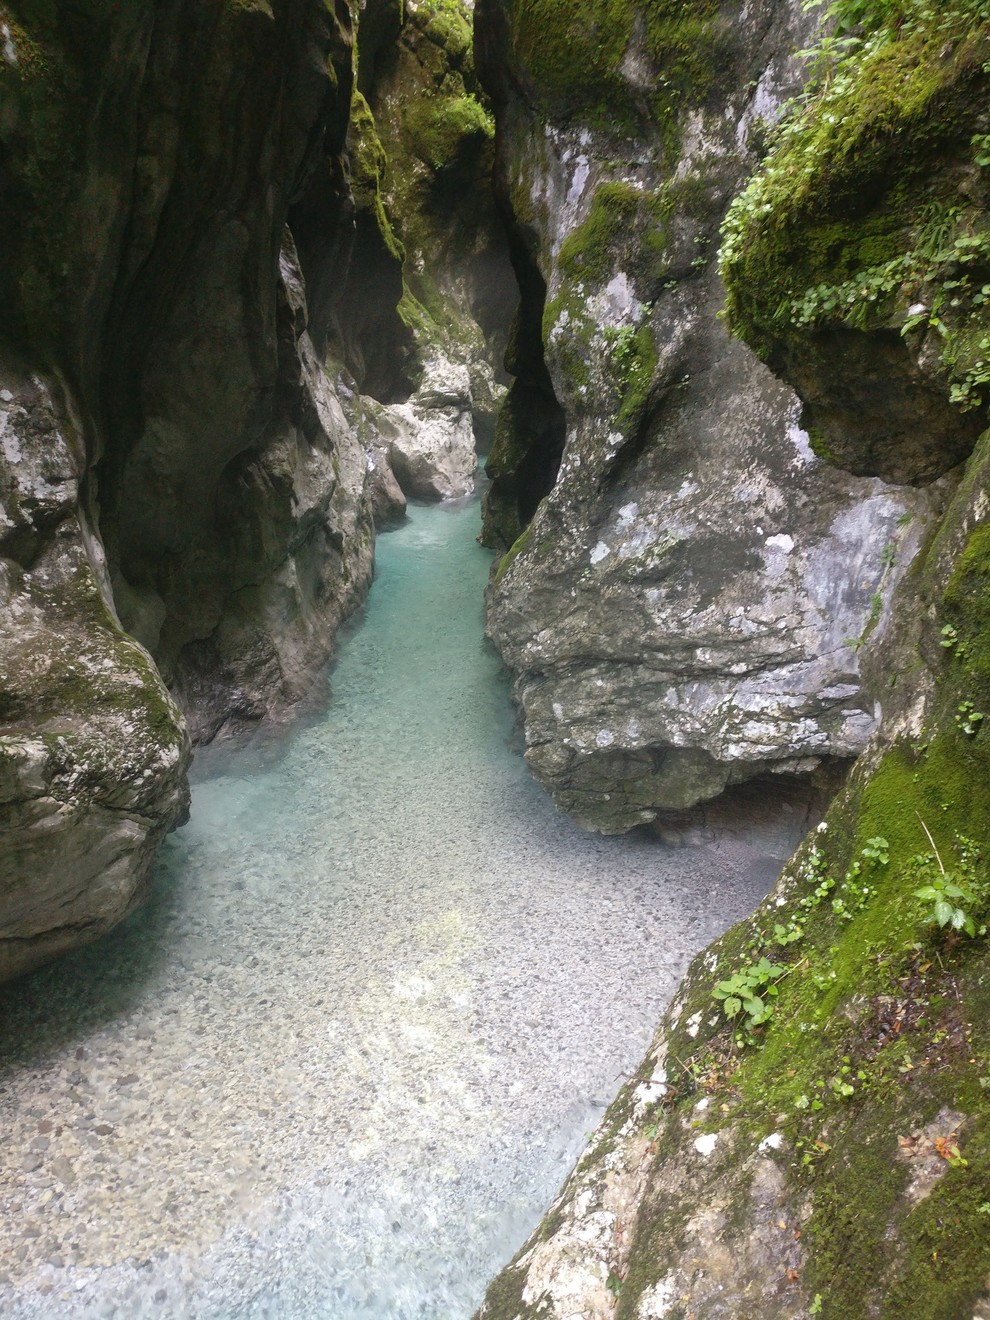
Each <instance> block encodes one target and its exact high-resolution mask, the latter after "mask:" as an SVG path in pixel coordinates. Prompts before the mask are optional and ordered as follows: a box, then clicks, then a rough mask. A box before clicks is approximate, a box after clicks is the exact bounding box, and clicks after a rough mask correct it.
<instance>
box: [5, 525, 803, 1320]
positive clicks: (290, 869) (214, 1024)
mask: <svg viewBox="0 0 990 1320" xmlns="http://www.w3.org/2000/svg"><path fill="white" fill-rule="evenodd" d="M477 523H478V510H477V505H476V504H474V503H465V504H461V505H456V506H440V507H435V508H414V509H412V510H411V518H410V520H409V521H408V523H406V524H405V525H404V526H403V527H402V528H401V529H400V530H398V531H396V532H392V533H389V534H388V535H385V536H382V537H381V538H380V539H379V552H378V580H377V582H376V585H375V587H374V589H373V591H372V594H371V597H370V601H369V604H368V607H367V611H366V615H365V617H364V619H363V621H362V622H361V624H360V625H359V626H358V627H357V628H355V629H354V630H353V633H352V635H351V636H350V637H349V638H348V640H347V641H346V642H345V643H344V644H343V646H342V648H341V651H340V655H339V658H338V661H337V664H336V666H335V668H334V671H333V675H332V685H333V699H332V701H331V702H330V703H329V704H328V705H327V707H326V709H325V710H323V711H321V712H320V713H318V714H316V715H314V716H312V717H311V718H309V719H307V720H305V721H302V722H300V723H299V724H298V725H297V726H296V727H295V728H294V729H293V731H292V732H291V734H289V735H288V736H286V737H284V738H282V739H281V740H279V741H278V742H272V741H269V742H267V743H266V742H264V741H262V740H260V739H256V740H255V742H254V743H253V744H251V745H249V746H248V747H247V748H245V747H244V746H240V747H234V746H231V745H227V746H221V747H214V748H209V749H206V750H205V751H203V752H201V753H200V754H199V756H198V757H197V766H196V782H195V786H194V797H193V817H192V821H191V823H190V824H189V825H188V826H187V827H186V828H185V829H183V830H181V831H180V832H179V833H177V834H175V835H173V836H172V838H171V839H170V840H169V842H168V844H167V846H166V848H165V851H164V855H163V858H162V860H161V862H160V864H159V867H158V871H157V875H156V883H155V890H154V897H153V899H152V901H151V903H150V905H149V906H148V907H146V908H145V909H143V910H142V911H140V912H138V913H136V914H135V915H134V916H133V917H132V918H131V919H130V920H129V921H128V922H127V923H125V925H124V926H123V927H122V928H120V929H119V930H118V931H116V932H115V933H114V934H113V935H111V936H110V937H109V938H107V939H106V940H104V941H103V942H102V943H100V944H99V945H97V946H94V947H92V948H90V949H87V950H83V951H81V952H80V953H78V954H76V955H74V956H72V957H70V958H67V959H65V960H64V961H62V962H61V963H58V964H57V965H54V966H52V967H50V968H47V969H45V970H43V971H42V972H40V973H37V974H35V975H34V976H32V977H30V978H28V979H27V980H25V981H22V982H20V983H18V984H15V985H14V986H11V987H9V988H7V989H6V990H5V991H4V992H3V993H2V995H0V1051H2V1059H0V1067H2V1070H0V1124H2V1131H3V1135H4V1152H3V1156H2V1168H0V1211H2V1213H0V1313H2V1314H3V1315H4V1316H5V1317H6V1320H42V1317H43V1318H44V1320H56V1318H58V1317H107V1318H109V1317H118V1318H119V1320H125V1318H126V1320H135V1318H141V1320H143V1317H169V1320H171V1318H173V1317H190V1318H194V1320H207V1318H208V1320H249V1318H250V1320H254V1318H259V1320H260V1318H261V1317H271V1318H272V1320H276V1318H277V1320H358V1318H361V1320H363V1318H365V1317H366V1318H367V1320H414V1318H415V1320H467V1317H468V1316H470V1314H471V1312H472V1310H473V1309H474V1307H475V1306H476V1305H477V1304H478V1303H479V1301H480V1299H481V1296H482V1293H483V1290H484V1286H485V1282H486V1279H487V1278H488V1277H489V1276H490V1275H491V1274H492V1273H494V1271H495V1270H496V1269H497V1268H498V1267H499V1266H500V1265H501V1264H503V1263H504V1261H505V1260H506V1259H507V1258H508V1257H509V1256H510V1255H511V1254H512V1252H513V1251H514V1250H515V1249H516V1248H517V1247H518V1245H519V1243H520V1242H521V1241H522V1239H523V1238H524V1236H525V1235H526V1233H527V1232H528V1231H529V1230H530V1229H531V1228H532V1226H533V1225H534V1224H535V1222H536V1221H537V1219H538V1218H539V1215H540V1214H541V1212H542V1210H543V1208H544V1207H545V1206H546V1204H547V1203H548V1202H549V1200H550V1199H551V1198H552V1196H553V1194H554V1193H555V1191H556V1189H557V1187H558V1186H559V1184H560V1182H561V1181H562V1179H563V1177H564V1175H565V1174H566V1172H567V1170H568V1168H569V1166H570V1164H571V1163H572V1162H573V1160H574V1159H575V1158H576V1156H577V1155H578V1153H579V1152H580V1149H581V1147H582V1145H583V1143H584V1142H585V1140H586V1137H587V1134H589V1133H590V1131H591V1129H592V1128H593V1127H594V1125H595V1123H596V1121H597V1119H598V1118H599V1117H600V1115H601V1113H602V1111H603V1109H604V1107H605V1104H606V1103H607V1101H608V1099H609V1098H610V1097H611V1096H612V1095H613V1094H614V1092H615V1090H616V1089H617V1087H618V1085H619V1083H620V1081H621V1074H622V1073H623V1072H629V1071H631V1070H632V1069H633V1068H634V1067H635V1066H636V1064H637V1062H638V1060H639V1058H640V1056H641V1054H642V1052H643V1050H644V1048H645V1046H646V1044H647V1042H648V1039H649V1036H650V1033H651V1030H652V1028H653V1026H654V1024H655V1022H656V1021H657V1019H658V1017H659V1016H660V1012H661V1009H662V1007H663V1004H664V1002H665V1001H666V1000H667V999H668V998H669V996H670V994H671V993H672V991H673V989H674V987H675V985H676V983H677V980H678V978H679V977H680V975H681V974H682V972H683V970H684V968H685V966H686V963H687V960H688V958H689V956H690V955H691V954H692V953H693V952H694V951H695V950H697V949H698V948H699V947H701V946H702V945H704V944H705V943H706V942H707V941H709V940H710V939H711V938H713V937H714V936H715V935H716V934H717V933H718V932H719V931H721V930H722V929H723V928H724V927H726V926H727V925H728V924H729V923H730V922H731V921H733V920H734V919H735V918H737V917H739V916H741V915H743V914H744V913H746V912H748V911H750V910H751V909H752V908H753V906H754V905H755V904H756V903H757V902H758V901H759V900H760V899H761V898H762V896H763V895H764V894H765V893H766V891H767V888H768V886H769V883H770V881H771V879H772V876H773V874H774V872H775V870H776V869H777V867H778V866H779V863H778V862H774V861H772V860H771V859H770V858H768V857H765V856H762V855H760V854H759V853H757V852H755V851H754V850H753V849H751V848H749V847H746V846H744V845H742V844H739V843H733V844H730V843H723V844H720V845H719V846H714V845H713V846H707V847H695V848H685V849H679V850H672V849H667V848H664V847H662V846H661V845H658V844H656V843H653V842H651V841H649V840H646V839H643V838H637V837H627V838H623V839H611V840H610V839H601V838H599V837H596V836H593V835H588V834H585V833H582V832H581V831H580V830H579V829H577V828H576V827H575V826H574V825H573V824H572V823H571V822H570V821H568V820H567V819H566V818H564V817H562V816H561V815H560V814H559V813H557V811H556V810H555V809H554V807H553V805H552V804H551V803H550V801H549V800H548V799H547V798H546V797H545V796H544V795H543V794H542V792H541V791H540V790H539V789H538V788H537V787H536V786H535V785H534V784H533V783H532V782H531V780H530V779H529V777H528V774H527V771H526V768H525V766H524V764H523V762H522V759H521V757H520V756H519V755H518V753H517V752H515V751H512V750H511V749H510V747H509V745H508V744H509V739H510V734H511V727H512V714H511V710H510V706H509V701H508V695H507V691H506V685H505V679H504V676H503V674H502V673H501V671H500V666H499V663H498V660H497V658H496V657H495V656H494V655H493V654H492V653H491V651H490V649H489V648H488V647H487V645H486V644H485V643H484V640H483V636H482V627H481V609H482V590H483V586H484V582H485V578H486V575H487V572H488V568H489V564H490V556H489V555H488V554H487V553H486V552H485V551H483V550H481V549H480V548H479V547H478V546H477V545H476V544H475V541H474V538H475V536H476V534H477Z"/></svg>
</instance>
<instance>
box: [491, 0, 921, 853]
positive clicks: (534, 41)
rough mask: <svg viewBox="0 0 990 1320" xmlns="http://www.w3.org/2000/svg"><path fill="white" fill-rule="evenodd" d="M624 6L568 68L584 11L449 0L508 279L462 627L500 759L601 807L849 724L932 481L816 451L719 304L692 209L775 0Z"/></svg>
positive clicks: (859, 736) (713, 773) (605, 814)
mask: <svg viewBox="0 0 990 1320" xmlns="http://www.w3.org/2000/svg"><path fill="white" fill-rule="evenodd" d="M633 8H635V7H633ZM651 13H652V11H650V12H649V13H648V12H647V10H646V9H644V10H643V13H642V16H641V18H642V21H638V20H637V21H634V19H633V17H632V16H631V15H627V16H626V17H625V18H622V17H621V16H619V15H618V14H617V12H613V11H612V10H611V9H608V7H606V6H597V7H596V8H595V14H594V16H593V18H594V21H593V22H591V20H590V19H589V22H591V26H590V27H589V29H588V31H589V33H593V34H597V35H595V36H594V50H589V51H588V52H587V59H588V60H589V61H591V64H590V65H589V68H590V69H591V70H592V73H589V72H588V70H585V71H584V72H582V71H580V70H579V69H578V68H577V66H576V65H575V64H574V61H575V59H577V56H576V51H578V50H580V49H583V46H582V43H586V37H587V41H591V36H587V34H585V33H584V31H583V28H582V24H583V23H584V21H585V17H586V16H584V15H582V17H581V19H580V21H579V20H578V18H577V17H576V16H574V15H573V14H572V11H571V10H570V8H569V7H568V6H566V5H559V6H542V7H541V6H536V5H530V4H526V3H523V4H518V5H514V6H510V5H508V4H505V3H501V2H500V0H485V3H484V4H482V5H479V7H478V10H477V14H478V33H479V43H478V44H479V58H480V59H481V69H482V73H483V76H484V78H485V80H486V82H487V85H488V87H489V90H490V93H491V95H492V97H493V99H494V100H495V103H496V107H497V111H498V115H499V119H500V136H499V156H498V170H499V174H498V180H499V186H500V189H501V192H502V196H503V199H504V202H505V205H506V206H507V208H510V209H511V213H512V215H513V217H514V227H515V228H514V233H515V246H514V249H513V251H514V258H515V261H516V267H517V273H518V275H519V280H520V289H521V294H522V300H521V305H520V311H519V316H518V319H517V326H516V333H515V335H514V337H513V342H512V344H511V345H510V365H511V367H512V369H513V370H514V371H515V372H516V374H517V380H516V383H515V384H514V385H513V387H512V393H511V394H510V397H509V401H508V404H507V406H506V408H505V409H504V411H503V414H502V418H501V420H500V423H499V429H498V431H497V434H496V441H495V446H494V448H493V451H492V455H491V458H490V460H489V472H490V474H491V475H492V477H493V484H492V489H491V493H490V495H489V497H488V502H487V509H486V523H485V528H486V538H487V541H488V543H489V544H490V545H492V546H494V547H496V548H500V549H501V550H502V551H503V552H504V557H503V558H502V560H501V563H500V565H499V566H498V569H497V572H496V574H495V576H494V579H493V582H492V587H491V593H490V602H489V611H488V624H489V630H490V632H491V636H492V638H493V639H494V641H495V643H496V645H497V646H498V648H499V650H500V651H501V653H502V655H503V657H504V658H505V660H506V662H507V664H508V665H509V666H510V668H511V669H512V671H513V693H514V696H515V699H516V702H517V704H518V706H519V711H520V717H521V722H522V725H523V728H524V731H525V739H526V759H527V761H528V763H529V765H530V766H531V767H532V769H533V771H534V773H535V775H536V777H537V778H538V779H539V781H540V782H541V783H542V784H543V785H544V787H546V788H547V789H548V790H549V792H550V793H552V795H553V797H554V799H555V801H556V802H557V803H558V805H559V806H560V807H561V808H563V809H564V810H566V811H567V812H569V813H570V814H572V815H573V816H574V817H575V818H576V819H577V820H579V821H580V822H581V823H582V824H585V825H587V826H590V827H594V828H596V829H599V830H602V831H603V832H606V833H614V832H619V831H623V830H627V829H629V828H631V827H632V826H635V825H637V824H643V823H648V822H651V821H653V820H655V819H657V818H658V816H662V815H663V813H665V812H669V811H671V810H681V809H684V808H687V807H691V806H692V805H693V804H696V803H699V802H703V801H705V800H708V799H711V798H714V797H715V796H717V795H719V794H720V793H722V792H723V791H724V790H725V789H726V788H731V787H732V786H733V785H737V784H740V783H742V782H744V781H747V780H752V779H756V778H767V777H778V778H779V777H781V776H786V777H788V778H790V777H793V776H795V775H808V774H810V773H814V772H816V771H818V770H820V769H822V768H825V769H827V768H828V767H829V766H831V765H835V764H836V763H840V762H843V761H846V762H848V760H849V759H850V758H852V757H854V756H855V755H856V754H857V753H858V752H859V751H861V750H862V748H863V747H864V745H865V743H866V740H867V738H868V737H869V735H870V733H871V731H872V729H873V728H874V724H875V713H874V702H873V699H872V697H870V696H869V695H868V694H867V693H866V692H865V691H864V689H863V685H862V680H861V661H862V659H863V656H864V654H865V653H866V648H867V646H869V645H875V644H876V643H877V642H878V641H879V639H880V638H881V637H882V635H883V631H884V629H885V627H886V623H887V620H888V617H889V603H890V598H891V592H892V589H893V586H894V584H895V583H896V581H897V579H898V576H899V575H900V573H901V572H903V570H904V568H905V567H906V565H907V564H908V563H909V562H910V560H911V557H912V555H913V554H914V552H915V550H916V548H917V546H918V545H919V543H920V540H921V537H922V535H923V527H924V523H925V517H926V514H927V511H928V509H929V506H930V504H931V503H932V501H933V499H934V500H935V502H937V498H938V497H937V495H936V496H934V497H933V496H930V495H926V494H921V493H917V492H913V491H910V490H905V489H898V488H892V487H888V486H885V485H884V484H882V483H881V482H879V481H875V480H874V481H865V480H857V479H855V478H853V477H850V476H848V475H846V474H840V473H836V472H835V471H833V470H830V469H829V468H828V467H827V466H826V465H825V464H824V463H823V462H822V461H821V460H820V459H819V458H818V457H817V456H816V455H815V454H814V452H813V451H812V449H811V447H810V446H809V441H808V436H807V435H806V434H805V432H804V431H803V430H802V429H801V427H800V425H799V411H800V409H799V404H798V401H797V399H796V398H795V396H794V395H793V393H792V392H791V391H790V390H789V389H788V388H787V387H786V386H784V385H782V384H781V383H780V382H779V381H778V380H776V379H774V377H773V376H772V375H771V374H770V372H769V371H768V370H767V369H766V368H765V367H764V366H763V365H762V363H761V362H760V361H759V360H758V358H757V356H756V355H755V354H754V353H753V352H752V351H751V350H750V349H748V348H746V347H744V346H743V345H742V344H740V343H738V342H735V341H733V340H732V339H731V338H730V337H729V335H728V333H727V331H726V329H725V327H724V325H723V324H722V322H721V321H720V320H719V319H718V312H719V310H720V308H721V306H722V303H723V300H724V290H723V288H722V285H721V282H720V280H719V276H718V272H717V270H716V268H715V264H714V262H713V256H714V253H715V251H716V249H717V245H718V235H719V226H720V224H721V221H722V218H723V216H724V214H725V211H726V208H727V207H728V205H729V202H730V200H731V198H732V196H733V194H734V192H735V191H736V190H737V189H738V187H739V186H740V185H741V183H742V181H743V180H744V178H745V177H746V173H747V171H749V170H750V169H752V167H753V165H754V163H755V161H756V159H757V154H758V151H759V148H760V144H761V143H762V141H763V140H764V138H765V135H766V131H767V128H768V126H769V122H770V121H771V120H772V119H773V117H774V116H775V115H776V114H777V113H778V108H779V105H780V102H781V101H782V100H783V99H784V98H785V97H786V96H787V95H788V94H789V93H790V92H792V91H793V90H794V89H795V87H796V78H797V76H798V74H797V66H796V64H795V61H794V59H793V56H792V52H793V50H794V49H795V47H796V46H798V45H800V44H801V41H802V40H803V39H804V36H805V34H806V31H807V19H806V18H805V17H804V16H803V14H802V13H801V10H800V7H799V6H797V5H793V4H789V3H785V2H784V0H763V3H761V4H759V5H757V6H756V8H755V9H753V10H752V11H751V12H748V16H747V20H746V22H745V23H736V22H735V21H731V22H730V20H729V18H728V17H727V15H725V14H723V13H722V11H721V10H720V9H719V8H718V7H717V6H714V5H699V6H697V8H696V13H695V14H694V16H693V17H692V18H691V19H690V20H688V19H683V20H682V19H678V18H676V17H673V16H667V17H663V16H659V15H658V16H651ZM596 25H597V26H596ZM568 59H570V61H571V62H570V64H568V63H567V60H568ZM610 59H611V60H613V61H614V62H613V63H612V64H609V63H608V61H609V60H610ZM577 62H578V63H580V60H578V61H577ZM572 65H574V79H575V81H574V83H573V85H572V84H571V83H570V82H569V81H568V80H567V78H566V77H565V75H564V74H563V73H562V72H561V70H562V69H565V68H571V66H572ZM592 74H593V75H594V76H592ZM651 88H653V89H656V88H659V89H661V90H659V91H657V90H654V91H651ZM603 97H604V98H606V102H607V105H608V107H610V114H609V115H606V116H603V112H602V104H601V98H603ZM596 98H599V99H596ZM771 782H772V781H771Z"/></svg>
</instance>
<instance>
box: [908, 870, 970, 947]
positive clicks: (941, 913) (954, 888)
mask: <svg viewBox="0 0 990 1320" xmlns="http://www.w3.org/2000/svg"><path fill="white" fill-rule="evenodd" d="M914 896H915V898H920V899H921V901H922V902H923V903H929V904H930V905H931V911H930V912H929V914H928V920H929V921H930V922H931V923H932V924H933V925H936V926H939V927H941V928H942V929H943V930H944V929H945V927H946V926H949V927H951V928H952V930H964V931H965V932H966V934H967V935H970V936H973V937H975V935H976V922H975V921H974V920H973V918H972V916H971V915H970V913H969V912H968V911H967V910H966V908H964V907H962V906H960V905H961V904H962V903H973V902H974V901H975V897H976V896H975V894H973V892H972V891H971V890H969V889H964V888H963V886H962V885H960V884H957V883H956V881H955V880H954V879H953V877H952V876H951V875H935V876H932V878H931V880H930V881H929V882H928V884H925V885H922V886H921V888H920V889H916V890H915V891H914Z"/></svg>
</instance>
